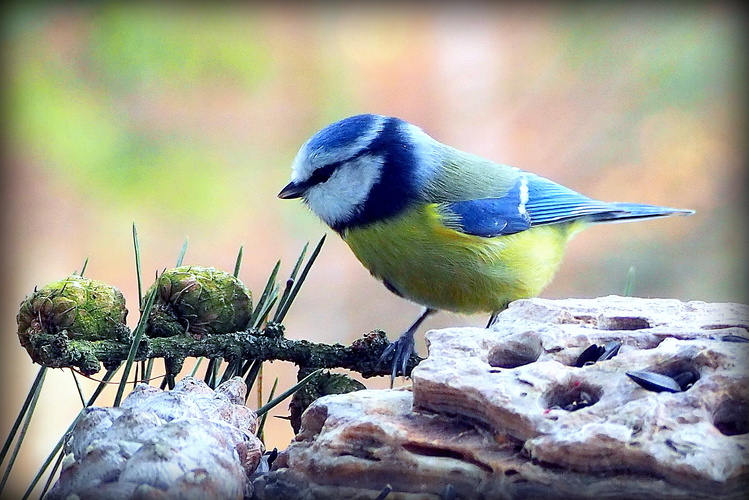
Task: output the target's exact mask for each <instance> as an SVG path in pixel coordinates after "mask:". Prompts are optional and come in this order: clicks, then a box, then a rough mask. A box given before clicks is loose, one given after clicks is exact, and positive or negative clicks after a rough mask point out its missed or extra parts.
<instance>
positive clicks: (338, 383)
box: [289, 371, 367, 433]
mask: <svg viewBox="0 0 749 500" xmlns="http://www.w3.org/2000/svg"><path fill="white" fill-rule="evenodd" d="M366 388H367V387H366V386H365V385H364V384H362V383H361V382H359V381H358V380H356V379H353V378H351V377H349V376H348V375H346V374H344V373H330V372H328V371H323V372H320V373H319V374H318V375H317V376H315V377H313V378H312V380H310V381H309V383H308V384H307V385H305V386H304V387H302V388H301V389H299V390H298V391H297V392H295V393H294V396H293V397H292V398H291V403H290V404H289V413H290V422H291V427H292V428H293V429H294V432H295V433H298V432H299V429H300V428H301V426H302V413H304V410H306V409H307V407H309V405H311V404H312V403H313V402H314V401H315V400H316V399H318V398H321V397H323V396H327V395H328V394H346V393H347V392H354V391H361V390H362V389H366Z"/></svg>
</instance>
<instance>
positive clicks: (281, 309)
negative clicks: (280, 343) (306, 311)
mask: <svg viewBox="0 0 749 500" xmlns="http://www.w3.org/2000/svg"><path fill="white" fill-rule="evenodd" d="M325 236H326V235H323V237H322V238H320V242H319V243H318V244H317V246H316V247H315V249H314V250H313V251H312V255H310V257H309V259H308V260H307V264H306V265H305V266H304V269H303V270H302V274H300V275H299V279H296V271H297V269H298V267H299V263H301V260H302V257H303V256H304V251H302V255H301V256H300V257H299V261H298V262H297V266H295V267H294V272H292V274H291V277H290V278H289V279H290V280H295V281H296V282H295V283H294V288H293V289H292V290H291V293H290V294H289V295H288V297H287V298H286V300H285V301H282V303H280V304H279V305H278V309H277V310H276V314H275V316H274V317H273V321H274V322H275V323H281V322H282V321H283V320H284V318H285V317H286V313H288V312H289V308H290V307H291V304H292V303H293V302H294V299H295V298H296V296H297V294H298V293H299V290H300V289H301V288H302V284H303V283H304V280H305V279H306V278H307V274H308V273H309V270H310V269H311V268H312V264H314V263H315V259H317V256H318V255H320V250H321V249H322V246H323V243H325ZM304 248H305V250H306V249H307V247H306V245H305V247H304Z"/></svg>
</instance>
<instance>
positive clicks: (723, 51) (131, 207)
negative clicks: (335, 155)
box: [0, 2, 747, 488]
mask: <svg viewBox="0 0 749 500" xmlns="http://www.w3.org/2000/svg"><path fill="white" fill-rule="evenodd" d="M4 14H5V15H3V32H2V34H3V52H4V60H3V64H4V68H3V76H4V77H5V81H4V89H3V90H4V96H3V97H4V102H3V110H4V122H5V123H4V129H3V131H4V133H5V134H4V135H5V137H4V145H5V150H4V153H5V158H4V172H3V175H4V185H3V188H4V192H3V203H4V206H3V213H4V216H5V227H4V228H3V229H4V231H3V233H4V234H3V239H2V240H3V242H2V245H3V249H2V251H3V255H4V257H5V259H4V265H5V268H4V269H3V271H4V273H3V276H5V277H8V278H9V282H6V286H4V287H3V293H4V295H3V301H2V330H3V331H4V332H5V335H3V337H2V345H1V348H2V361H3V362H2V381H3V382H2V385H3V395H4V398H3V400H4V404H3V405H2V406H3V410H2V427H1V429H2V432H0V436H4V435H6V433H7V430H8V428H9V427H10V423H11V422H12V419H13V418H14V416H15V412H16V411H17V409H18V408H19V407H20V404H21V401H22V399H23V397H24V396H25V394H26V391H27V389H28V387H29V385H30V383H31V379H32V378H33V376H34V374H35V373H36V370H37V367H35V366H32V365H31V363H30V360H29V358H28V356H27V355H26V353H25V352H24V350H23V349H22V348H21V347H20V345H19V344H18V342H17V339H16V336H15V334H14V333H13V332H14V331H15V326H16V325H15V314H16V312H17V307H18V304H19V303H20V301H21V300H22V299H23V297H24V296H25V295H26V294H28V293H30V292H31V291H32V290H33V289H34V287H35V286H37V285H39V286H42V285H44V284H46V283H49V282H51V281H54V280H56V279H58V278H61V277H63V276H65V275H67V274H69V273H71V272H72V271H74V270H76V269H80V268H81V266H82V265H83V262H84V260H85V259H86V258H87V257H88V258H90V262H89V265H88V268H87V271H86V275H87V276H89V277H91V278H96V279H100V280H103V281H106V282H108V283H110V284H112V285H115V286H117V287H119V288H120V289H122V290H123V292H124V293H125V296H126V297H127V300H128V303H129V304H130V308H131V314H130V318H129V321H130V323H131V325H132V324H134V323H135V321H137V311H136V309H137V307H135V306H134V305H133V304H137V288H136V280H135V265H134V257H133V250H132V239H131V225H132V224H133V223H136V224H137V227H138V232H139V235H140V241H141V252H142V260H143V262H142V265H143V269H144V274H145V276H146V283H145V285H147V284H148V283H149V282H150V281H151V279H152V277H153V276H154V274H155V272H156V271H158V270H162V269H164V268H166V267H171V266H173V265H174V262H175V260H176V258H177V255H178V253H179V250H180V248H181V246H182V244H183V242H184V240H185V238H189V248H188V251H187V255H186V258H185V263H187V264H201V265H212V266H216V267H219V268H222V269H225V270H229V271H231V270H232V269H233V266H234V260H235V257H236V253H237V250H238V248H239V247H240V245H244V248H245V254H244V264H243V268H242V273H241V276H240V277H241V278H242V279H243V281H244V282H245V283H246V284H247V285H248V286H249V287H250V288H251V289H252V290H253V291H255V293H256V294H259V293H260V291H261V290H262V286H263V284H264V282H265V279H266V278H267V276H268V274H269V272H270V270H271V269H272V267H273V264H274V263H275V261H276V260H277V259H279V258H281V259H282V262H283V267H282V275H285V274H288V272H289V271H290V269H291V266H292V265H293V262H294V259H295V258H296V256H297V255H298V252H299V251H300V249H301V247H302V245H303V244H304V242H306V241H309V240H312V241H316V240H317V239H318V238H319V237H320V236H321V235H322V234H323V233H325V232H326V231H328V230H327V228H325V227H324V226H323V224H322V223H321V222H319V221H318V220H317V219H315V218H314V217H313V216H312V215H311V214H310V213H309V212H308V211H307V210H306V209H305V208H304V207H303V206H302V205H301V204H300V203H298V202H288V201H287V202H284V201H281V200H278V199H276V194H277V193H278V191H279V190H280V188H281V187H283V185H284V184H285V183H286V182H287V180H288V176H289V173H290V163H291V161H292V159H293V157H294V155H295V154H296V151H297V149H298V148H299V146H300V145H301V144H302V143H303V142H304V141H305V140H306V139H307V138H308V137H309V136H310V135H311V134H313V133H314V132H316V131H317V130H318V129H320V128H321V127H323V126H324V125H326V124H328V123H330V122H332V121H335V120H337V119H340V118H343V117H345V116H348V115H352V114H356V113H361V112H374V113H382V114H389V115H395V116H399V117H401V118H404V119H406V120H408V121H411V122H413V123H415V124H417V125H419V126H421V127H422V128H424V129H425V130H426V131H427V132H428V133H430V134H431V135H433V136H434V137H436V138H437V139H439V140H441V141H442V142H445V143H448V144H451V145H454V146H456V147H459V148H461V149H464V150H467V151H470V152H473V153H476V154H480V155H483V156H485V157H488V158H491V159H493V160H497V161H500V162H503V163H508V164H512V165H515V166H519V167H521V168H524V169H527V170H530V171H533V172H535V173H539V174H541V175H544V176H546V177H550V178H551V179H553V180H555V181H558V182H561V183H563V184H565V185H567V186H570V187H572V188H574V189H576V190H578V191H581V192H583V193H585V194H587V195H590V196H593V197H597V198H601V199H604V200H610V201H633V202H645V203H654V204H659V205H669V206H675V207H681V208H692V209H696V210H697V215H695V216H693V217H688V218H673V219H665V220H657V221H650V222H642V223H636V224H625V225H609V226H599V227H595V228H591V229H589V230H588V231H586V232H584V233H582V234H581V235H579V236H578V237H577V238H576V239H575V240H574V241H573V242H572V244H571V245H570V249H569V252H568V257H567V259H566V260H565V263H564V265H563V267H562V269H561V271H560V272H559V274H558V276H557V278H556V280H555V282H554V283H553V284H552V285H551V286H550V287H549V288H548V289H547V290H546V291H545V293H544V296H546V297H569V296H574V297H594V296H599V295H607V294H620V293H622V292H623V290H624V286H625V282H626V279H627V271H628V269H629V268H630V266H634V267H635V269H636V276H635V288H634V293H635V295H639V296H652V297H674V298H679V299H684V300H693V299H695V300H704V301H745V299H746V295H745V291H746V287H745V285H746V283H745V281H744V278H745V276H746V273H745V267H744V266H745V258H744V256H743V255H742V252H743V249H744V248H745V245H746V242H747V238H746V221H745V219H743V218H742V217H741V216H742V215H743V214H744V213H745V211H744V210H743V208H744V207H743V203H744V191H743V190H744V188H745V186H746V184H745V183H744V178H743V177H744V174H745V172H744V170H743V165H744V162H745V160H746V157H745V154H746V151H745V139H746V127H745V125H746V123H745V121H744V120H745V116H744V111H745V109H746V102H745V101H744V99H745V94H744V90H745V88H744V87H745V81H746V80H745V78H746V71H745V70H746V67H745V66H744V65H745V61H746V60H747V58H746V55H747V54H746V50H745V46H744V45H743V41H744V37H745V32H744V30H745V25H744V24H743V21H744V19H743V12H741V11H739V10H738V8H734V7H733V6H732V4H729V3H725V4H721V3H719V2H709V3H708V2H706V3H704V4H701V3H687V4H684V6H681V5H680V4H678V3H671V2H669V3H667V4H662V5H661V6H660V7H650V6H647V5H645V4H643V3H639V2H638V3H635V4H633V5H626V4H623V3H602V4H592V3H588V2H585V3H569V4H567V3H562V2H560V3H548V4H547V3H524V4H518V5H517V6H515V5H510V4H509V3H507V4H499V5H496V6H494V5H491V4H476V5H470V4H469V5H463V6H454V7H450V6H448V5H443V4H429V3H425V4H413V5H411V4H408V3H406V4H403V6H401V7H397V8H396V7H390V8H384V7H376V6H374V5H371V6H368V5H357V6H355V7H354V6H351V7H347V6H344V5H333V4H331V5H327V4H319V5H315V4H311V5H304V4H301V3H291V4H288V5H278V6H277V5H271V4H262V3H261V4H254V5H249V6H243V5H238V4H236V5H235V4H233V3H232V4H222V3H217V4H215V5H211V6H200V5H192V4H190V5H179V6H177V4H166V5H155V4H146V3H141V2H136V3H134V4H127V3H123V2H114V3H104V4H102V5H84V4H81V5H66V4H59V5H57V6H55V5H44V6H34V5H29V6H20V5H15V6H11V7H6V10H5V12H4ZM331 236H333V237H332V238H329V240H328V242H327V244H326V246H325V247H324V248H323V252H322V254H321V256H320V258H319V260H318V262H317V264H316V266H315V268H313V270H312V272H311V274H310V277H309V280H308V282H307V284H306V286H305V287H304V288H303V290H302V293H301V294H300V296H299V298H298V299H297V302H296V304H295V305H294V307H293V308H292V310H291V314H290V316H289V317H288V320H287V327H288V329H287V332H288V336H289V337H292V338H306V339H310V340H314V341H326V342H342V343H348V342H350V341H351V340H352V339H354V338H356V337H358V336H359V335H361V334H362V333H364V332H367V331H369V330H371V329H374V328H382V329H384V330H386V331H388V332H389V334H390V336H391V338H395V337H396V336H397V335H398V334H399V333H400V332H401V331H402V330H403V329H404V328H405V327H406V326H407V325H408V324H410V322H411V321H412V320H413V319H414V317H415V315H416V314H417V313H418V311H419V307H418V306H416V305H413V304H409V303H407V302H405V301H404V300H402V299H399V298H397V297H395V296H393V295H391V294H390V293H389V292H387V291H386V290H385V289H384V288H383V287H382V286H381V285H380V284H378V283H377V282H375V281H374V280H373V279H372V278H371V277H370V276H369V275H368V273H367V271H366V270H364V269H363V268H362V267H361V266H360V264H359V263H358V262H357V261H356V260H355V258H354V257H353V256H352V254H351V253H350V252H349V251H348V249H347V248H346V246H345V244H343V243H342V242H341V241H340V240H338V238H337V237H335V235H331ZM485 321H486V318H484V317H461V316H455V315H449V314H442V315H439V316H438V317H435V318H434V319H430V320H429V321H428V324H427V327H428V328H434V327H443V326H455V325H483V324H484V323H485ZM419 337H420V338H421V337H422V336H421V335H419ZM419 349H420V350H421V352H422V354H423V353H424V350H425V348H424V345H423V342H422V343H421V344H419ZM276 376H278V377H280V382H279V387H281V388H284V387H288V386H289V385H291V384H292V383H293V381H294V378H295V371H294V370H293V369H292V366H291V365H287V364H285V363H274V364H272V365H270V366H268V367H267V370H266V378H265V383H266V385H267V386H269V385H270V384H271V383H272V381H273V379H274V378H275V377H276ZM47 384H48V386H47V387H46V388H45V392H44V393H43V395H42V400H41V401H40V405H39V408H38V411H37V413H36V416H35V419H34V421H33V422H32V426H31V428H30V431H29V432H30V438H29V442H28V443H27V446H26V447H25V448H24V450H23V451H22V454H21V456H20V457H19V461H20V464H21V465H22V468H19V469H18V470H16V471H14V477H13V478H12V480H11V484H14V485H15V486H17V487H18V488H25V486H26V485H27V484H28V482H29V478H30V477H31V476H32V475H33V472H34V471H35V469H36V467H38V465H39V464H40V463H41V461H42V460H43V458H44V457H45V456H46V454H47V453H48V452H49V450H50V449H51V447H52V445H53V443H54V442H56V440H57V438H58V437H59V436H60V434H61V433H62V432H63V430H64V429H65V428H66V427H67V425H68V423H69V422H70V421H71V420H72V418H73V417H74V415H75V414H76V412H77V410H78V408H79V406H76V402H78V404H80V402H79V401H78V396H77V393H76V390H75V385H74V383H73V380H72V377H71V375H70V373H68V372H63V371H59V370H58V371H55V372H53V373H51V374H50V376H48V382H47ZM367 384H368V385H369V386H370V387H385V386H386V385H387V381H386V380H370V381H368V382H367ZM93 385H94V384H93V383H88V382H87V383H85V384H84V390H86V391H88V392H89V393H90V391H91V388H92V387H93ZM53 388H54V389H53ZM266 392H267V388H266ZM284 410H285V408H281V409H280V410H279V411H278V412H276V414H278V415H282V414H283V413H284ZM270 420H271V422H270V424H271V426H270V428H269V429H268V431H267V432H268V438H267V444H268V445H269V446H270V447H271V448H272V447H273V446H277V447H279V448H284V447H285V446H286V445H287V443H288V441H289V439H290V438H291V430H290V428H289V426H288V424H287V422H285V421H282V420H278V419H270Z"/></svg>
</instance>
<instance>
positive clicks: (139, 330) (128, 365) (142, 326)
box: [112, 290, 156, 406]
mask: <svg viewBox="0 0 749 500" xmlns="http://www.w3.org/2000/svg"><path fill="white" fill-rule="evenodd" d="M155 299H156V290H154V291H153V292H151V293H150V294H149V295H148V298H147V300H146V305H145V306H144V307H143V313H142V314H141V315H140V319H139V320H138V325H137V326H136V327H135V333H134V335H133V340H132V342H131V343H130V351H129V352H128V354H127V360H126V361H125V370H124V372H123V373H122V378H121V379H120V385H119V387H118V388H117V395H116V396H115V398H114V403H113V405H112V406H120V403H121V402H122V396H123V394H124V393H125V385H126V384H127V379H128V377H129V376H130V370H131V369H132V367H133V360H134V359H135V354H136V353H137V352H138V346H140V340H141V338H143V333H144V332H145V331H146V323H148V317H149V316H150V314H151V308H152V307H153V303H154V300H155Z"/></svg>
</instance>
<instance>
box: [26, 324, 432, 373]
mask: <svg viewBox="0 0 749 500" xmlns="http://www.w3.org/2000/svg"><path fill="white" fill-rule="evenodd" d="M279 330H280V327H279V325H273V324H271V325H269V326H268V328H266V329H265V330H263V331H247V332H235V333H228V334H213V335H210V334H208V335H204V336H203V338H201V339H195V338H192V337H189V336H176V337H166V338H144V339H142V340H141V342H140V345H139V346H138V350H137V351H136V353H135V358H134V360H135V361H143V360H146V359H150V358H164V359H165V360H167V361H168V363H167V366H168V367H169V371H170V372H172V373H178V372H179V370H180V369H181V368H182V365H183V363H184V360H185V359H186V358H189V357H196V358H197V357H201V356H203V357H206V358H216V359H219V358H223V359H224V360H226V361H235V360H237V359H240V360H254V359H257V360H260V361H276V360H278V361H290V362H292V363H294V364H296V365H297V366H298V367H299V368H300V373H309V372H311V371H313V370H316V369H318V368H345V369H348V370H352V371H355V372H357V373H360V374H361V375H362V376H363V377H365V378H368V377H373V376H379V375H389V374H390V369H389V364H388V363H382V364H381V365H380V366H378V363H379V359H380V356H381V355H382V352H383V351H384V350H385V348H386V347H387V346H388V343H389V342H388V339H387V336H386V335H385V333H384V332H382V331H379V330H375V331H372V332H370V333H367V334H365V335H363V336H362V337H360V338H358V339H356V340H355V341H354V342H352V343H351V345H348V346H344V345H341V344H325V343H316V342H310V341H307V340H292V339H287V338H285V337H283V336H282V335H280V334H279ZM33 343H34V344H35V345H33V346H32V347H33V349H34V351H35V352H36V353H37V354H38V355H37V357H36V359H35V361H36V362H38V363H40V364H42V365H44V366H48V367H50V368H67V367H69V368H77V369H78V370H80V371H81V372H82V373H84V374H86V375H92V374H94V373H96V372H98V371H99V370H100V368H101V365H102V364H103V365H104V367H105V368H107V369H112V368H114V367H116V366H119V365H120V364H121V363H122V362H123V361H125V360H126V359H127V356H128V351H129V349H130V343H129V342H126V341H118V340H92V341H89V340H73V339H70V338H68V337H67V335H65V332H64V331H63V332H60V333H57V334H55V335H49V334H38V335H36V336H35V337H34V339H33ZM420 360H421V358H420V357H418V356H417V355H415V354H414V355H412V356H411V359H410V360H409V362H408V365H407V370H406V372H407V374H408V373H410V372H411V369H412V368H413V367H414V366H416V365H417V364H418V362H419V361H420Z"/></svg>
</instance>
